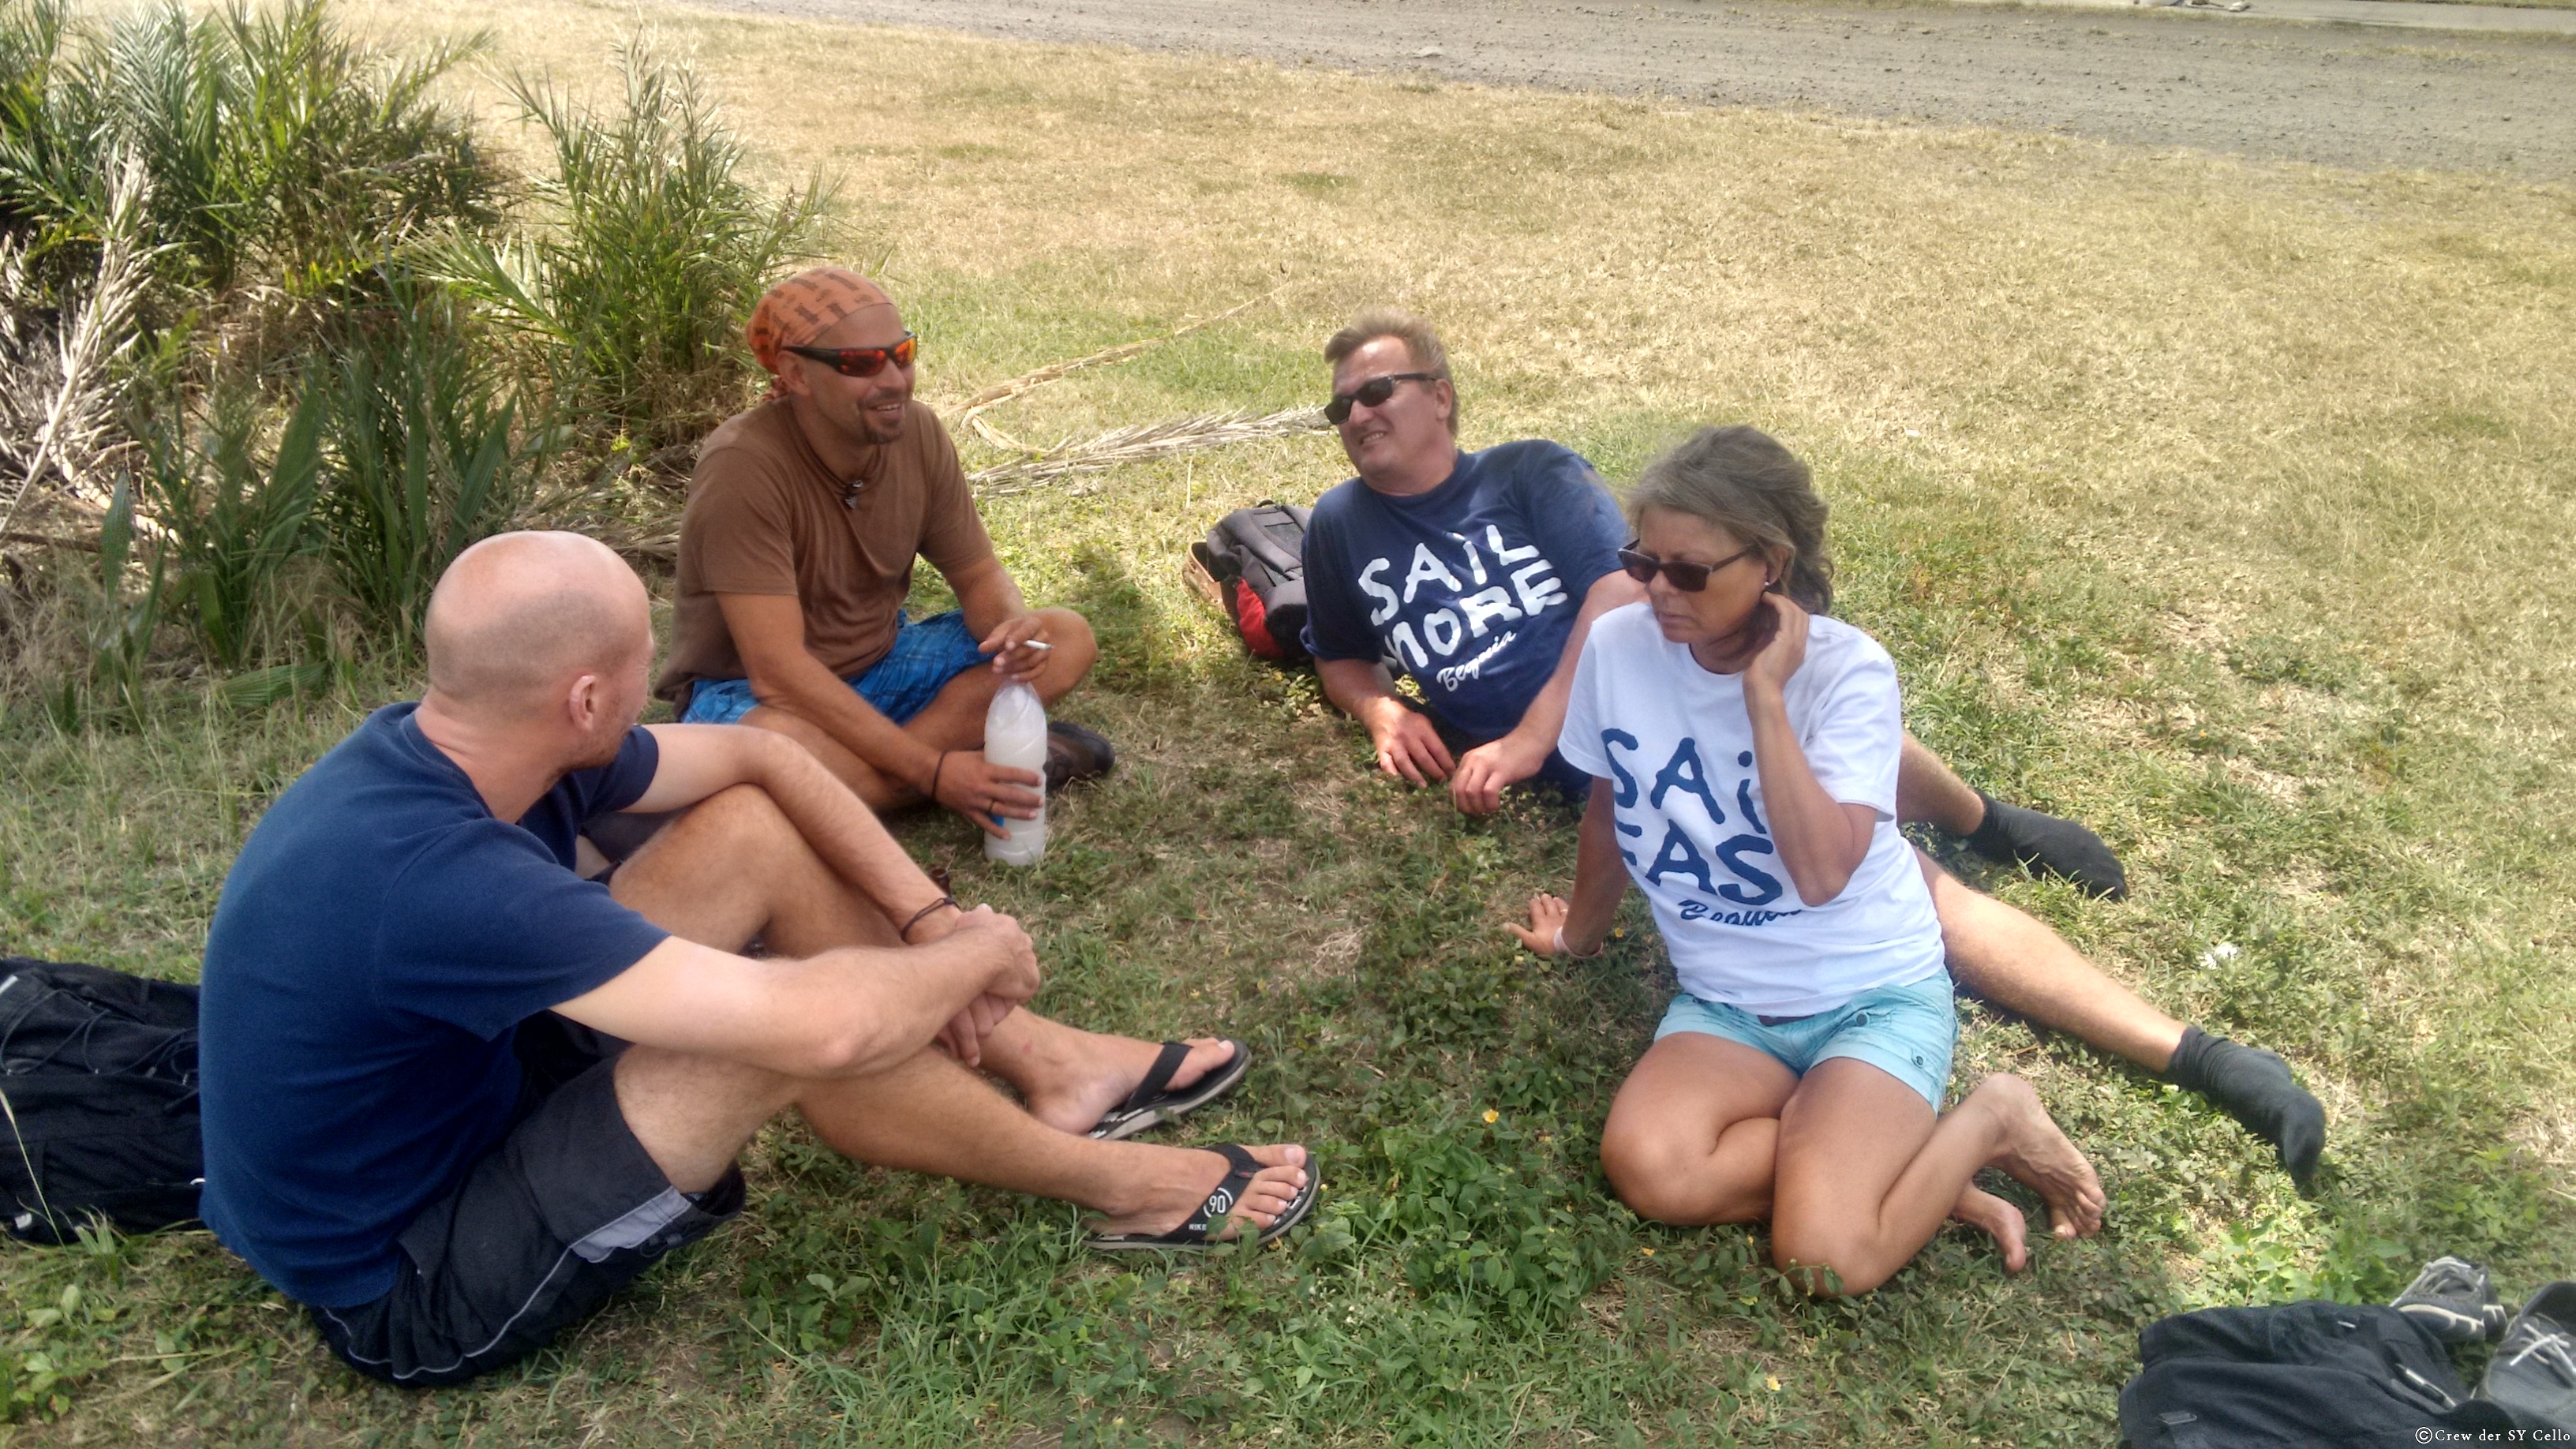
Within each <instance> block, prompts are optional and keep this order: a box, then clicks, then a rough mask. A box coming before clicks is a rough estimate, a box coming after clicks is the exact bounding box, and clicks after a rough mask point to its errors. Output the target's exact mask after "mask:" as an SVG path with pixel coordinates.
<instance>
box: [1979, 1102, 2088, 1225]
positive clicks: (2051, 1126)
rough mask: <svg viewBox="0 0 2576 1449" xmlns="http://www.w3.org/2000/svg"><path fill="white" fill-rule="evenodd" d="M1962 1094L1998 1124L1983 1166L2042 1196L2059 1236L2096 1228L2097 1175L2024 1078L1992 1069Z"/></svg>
mask: <svg viewBox="0 0 2576 1449" xmlns="http://www.w3.org/2000/svg"><path fill="white" fill-rule="evenodd" d="M1968 1097H1969V1100H1970V1101H1982V1102H1984V1103H1985V1105H1986V1109H1987V1110H1988V1111H1990V1112H1992V1113H1994V1115H1995V1120H1996V1124H1997V1126H1999V1127H2000V1128H2001V1129H2002V1133H2003V1147H2002V1149H2001V1150H2000V1151H1998V1152H1996V1154H1995V1156H1994V1160H1993V1161H1992V1162H1990V1163H1988V1164H1987V1166H1989V1167H2000V1168H2002V1169H2003V1170H2004V1171H2006V1172H2009V1173H2011V1174H2012V1175H2013V1176H2014V1177H2015V1178H2016V1179H2018V1180H2019V1181H2020V1182H2021V1183H2022V1184H2023V1185H2024V1186H2026V1187H2028V1188H2029V1189H2030V1190H2031V1191H2033V1192H2036V1193H2038V1194H2039V1195H2040V1196H2041V1197H2042V1198H2045V1199H2047V1201H2048V1216H2049V1220H2050V1227H2049V1231H2050V1232H2052V1233H2055V1234H2056V1235H2057V1236H2058V1237H2061V1238H2089V1237H2091V1236H2093V1235H2094V1234H2095V1233H2098V1232H2100V1231H2102V1205H2103V1201H2104V1199H2103V1196H2102V1179H2101V1178H2099V1177H2096V1176H2095V1175H2094V1173H2093V1164H2092V1163H2089V1162H2087V1161H2085V1160H2084V1154H2083V1153H2081V1152H2078V1151H2076V1150H2075V1144H2074V1143H2072V1142H2070V1141H2068V1140H2067V1138H2066V1134H2065V1133H2064V1132H2061V1131H2059V1130H2058V1127H2057V1123H2056V1122H2055V1121H2053V1120H2051V1119H2050V1117H2049V1115H2048V1108H2046V1107H2045V1106H2043V1105H2041V1103H2040V1100H2039V1093H2038V1092H2036V1091H2033V1090H2032V1089H2031V1085H2030V1083H2028V1082H2025V1081H2023V1080H2022V1079H2021V1078H2019V1077H2016V1076H2013V1075H2012V1074H2011V1073H2009V1072H1998V1073H1996V1074H1995V1075H1993V1076H1991V1077H1988V1078H1986V1079H1985V1080H1984V1081H1982V1082H1979V1083H1978V1084H1977V1089H1976V1090H1975V1091H1973V1092H1971V1093H1969V1094H1968ZM1961 1105H1962V1106H1964V1105H1966V1104H1965V1103H1962V1104H1961Z"/></svg>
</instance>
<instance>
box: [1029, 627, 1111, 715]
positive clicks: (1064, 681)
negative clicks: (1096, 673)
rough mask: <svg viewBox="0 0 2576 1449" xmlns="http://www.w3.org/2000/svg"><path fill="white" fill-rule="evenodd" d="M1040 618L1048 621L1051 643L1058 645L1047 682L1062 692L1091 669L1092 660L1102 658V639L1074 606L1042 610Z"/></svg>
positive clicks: (1080, 679)
mask: <svg viewBox="0 0 2576 1449" xmlns="http://www.w3.org/2000/svg"><path fill="white" fill-rule="evenodd" d="M1038 617H1039V618H1041V619H1044V620H1045V621H1046V632H1047V642H1049V643H1051V644H1053V645H1055V658H1054V659H1052V660H1050V661H1049V662H1048V668H1047V671H1046V673H1047V676H1048V677H1047V684H1048V685H1049V686H1050V687H1051V692H1052V693H1053V694H1056V695H1061V694H1063V693H1064V692H1065V691H1066V690H1069V689H1071V688H1073V687H1074V686H1075V685H1077V684H1080V683H1081V682H1082V678H1083V676H1084V675H1086V674H1089V673H1090V672H1091V665H1092V661H1094V660H1096V659H1098V658H1099V657H1100V640H1099V638H1098V636H1096V635H1094V634H1093V633H1092V632H1091V621H1090V620H1088V619H1085V618H1083V617H1082V616H1081V615H1080V614H1077V613H1075V612H1074V611H1073V610H1071V609H1063V608H1056V609H1040V610H1038Z"/></svg>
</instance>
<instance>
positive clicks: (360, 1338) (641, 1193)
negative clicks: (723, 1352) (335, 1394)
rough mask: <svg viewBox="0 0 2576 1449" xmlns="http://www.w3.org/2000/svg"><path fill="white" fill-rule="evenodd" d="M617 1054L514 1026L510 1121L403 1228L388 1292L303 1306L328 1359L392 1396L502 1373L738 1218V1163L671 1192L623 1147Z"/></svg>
mask: <svg viewBox="0 0 2576 1449" xmlns="http://www.w3.org/2000/svg"><path fill="white" fill-rule="evenodd" d="M624 1045H625V1044H624V1043H622V1042H619V1041H617V1040H616V1039H615V1038H613V1037H605V1036H601V1035H599V1034H598V1033H595V1032H591V1031H589V1030H587V1029H586V1028H583V1027H580V1026H576V1025H574V1024H572V1023H570V1022H567V1021H564V1020H563V1019H562V1018H559V1017H556V1016H554V1015H552V1014H551V1013H548V1014H546V1015H543V1016H539V1017H535V1018H532V1019H530V1020H529V1021H527V1022H525V1023H523V1024H521V1026H520V1028H519V1039H518V1047H519V1057H520V1061H521V1065H522V1067H523V1069H524V1070H525V1071H526V1073H527V1076H526V1083H527V1085H526V1088H525V1093H526V1095H525V1096H524V1097H523V1098H522V1101H521V1105H520V1118H519V1123H518V1125H517V1126H516V1127H514V1128H512V1129H511V1131H510V1135H509V1136H508V1137H506V1138H504V1139H502V1142H501V1145H500V1146H498V1147H495V1148H493V1149H492V1150H491V1151H490V1152H488V1153H486V1154H484V1156H483V1157H482V1159H481V1160H480V1161H477V1162H476V1163H475V1164H474V1165H473V1166H472V1167H470V1168H468V1169H467V1170H466V1173H465V1180H464V1181H463V1182H461V1183H459V1184H458V1185H457V1187H456V1189H455V1190H454V1191H453V1192H450V1193H449V1194H448V1195H447V1196H446V1197H444V1198H442V1199H440V1200H438V1201H437V1202H433V1203H431V1204H430V1205H429V1206H428V1207H426V1208H423V1209H422V1210H421V1212H420V1216H418V1217H416V1218H414V1219H413V1220H412V1223H411V1226H409V1227H407V1228H405V1229H403V1232H402V1236H401V1237H400V1238H399V1239H397V1240H396V1244H395V1246H396V1248H397V1250H398V1251H399V1252H400V1254H401V1257H402V1259H403V1266H402V1277H401V1280H400V1281H399V1282H397V1283H396V1284H395V1285H394V1288H393V1291H391V1292H389V1293H387V1294H386V1295H385V1296H384V1297H382V1298H379V1299H377V1300H375V1301H374V1302H372V1303H362V1304H359V1305H358V1306H356V1307H354V1308H313V1309H311V1310H310V1311H311V1313H312V1315H313V1322H314V1325H315V1326H316V1327H318V1328H320V1329H321V1330H322V1338H323V1340H324V1341H325V1342H327V1343H328V1344H330V1345H331V1351H332V1352H333V1353H336V1354H338V1355H339V1356H340V1359H341V1361H342V1362H344V1363H346V1364H348V1365H349V1366H350V1367H351V1368H354V1369H356V1370H357V1371H358V1372H360V1373H362V1374H366V1375H368V1376H369V1377H371V1378H378V1379H383V1380H384V1381H386V1382H387V1383H392V1384H399V1385H402V1386H404V1387H407V1388H429V1387H435V1386H437V1385H440V1384H454V1383H462V1382H463V1381H465V1380H467V1379H470V1378H473V1377H474V1376H475V1375H477V1374H482V1373H489V1372H490V1371H492V1370H493V1369H497V1368H502V1367H505V1366H507V1365H509V1364H511V1363H514V1362H516V1361H517V1360H519V1359H522V1358H525V1357H526V1356H527V1355H529V1354H531V1353H534V1352H536V1351H537V1350H538V1349H540V1348H543V1347H544V1346H545V1345H546V1344H547V1343H548V1342H550V1341H551V1340H552V1339H553V1338H554V1336H555V1335H556V1334H558V1333H561V1332H562V1331H564V1330H565V1329H567V1328H570V1327H571V1326H573V1325H574V1324H576V1323H579V1322H580V1321H581V1320H582V1319H584V1318H587V1317H589V1316H590V1315H591V1314H592V1313H594V1312H596V1311H597V1310H598V1309H599V1306H600V1305H601V1304H603V1303H605V1302H607V1301H608V1297H609V1295H610V1294H612V1293H615V1292H616V1291H617V1290H618V1289H619V1288H620V1287H623V1286H624V1285H625V1284H626V1282H627V1280H629V1279H631V1278H633V1277H634V1276H635V1275H637V1274H638V1273H641V1272H643V1271H644V1270H645V1269H646V1268H648V1267H650V1266H652V1264H653V1262H654V1261H655V1260H656V1259H658V1258H660V1257H661V1256H662V1255H663V1254H665V1253H668V1252H670V1251H671V1250H672V1249H674V1248H677V1247H680V1246H682V1245H683V1244H687V1243H693V1242H696V1241H697V1240H698V1239H700V1238H702V1237H705V1236H706V1235H707V1234H708V1233H710V1232H712V1231H714V1230H715V1228H716V1227H717V1226H718V1225H719V1224H721V1223H723V1222H724V1221H725V1220H726V1219H728V1218H731V1217H732V1216H734V1215H735V1214H736V1213H739V1212H741V1211H742V1202H743V1185H742V1173H741V1172H740V1171H739V1170H736V1171H732V1172H728V1173H726V1174H725V1177H724V1180H723V1181H721V1182H719V1183H717V1184H716V1185H715V1186H714V1187H712V1188H710V1189H708V1190H707V1191H705V1192H703V1193H698V1194H695V1195H692V1194H688V1193H683V1192H681V1191H680V1190H679V1189H678V1188H676V1187H673V1186H672V1185H671V1183H670V1181H669V1179H667V1178H665V1177H663V1175H662V1169H661V1168H659V1167H657V1166H655V1165H654V1163H653V1159H652V1157H651V1156H649V1155H648V1154H647V1153H646V1152H645V1151H644V1145H643V1144H642V1143H640V1142H638V1141H636V1140H635V1134H634V1132H633V1131H631V1130H629V1129H628V1127H627V1125H626V1118H625V1116H624V1114H623V1113H621V1112H619V1111H618V1108H617V1084H616V1081H615V1078H614V1075H613V1074H614V1072H615V1070H616V1066H617V1053H618V1052H619V1051H621V1050H623V1049H624Z"/></svg>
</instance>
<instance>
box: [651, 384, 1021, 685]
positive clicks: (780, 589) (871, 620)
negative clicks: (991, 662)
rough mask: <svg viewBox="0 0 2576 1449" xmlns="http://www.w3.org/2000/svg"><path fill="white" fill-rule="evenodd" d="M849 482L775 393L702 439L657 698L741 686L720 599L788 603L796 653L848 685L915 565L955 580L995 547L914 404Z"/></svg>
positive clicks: (881, 648)
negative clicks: (797, 607)
mask: <svg viewBox="0 0 2576 1449" xmlns="http://www.w3.org/2000/svg"><path fill="white" fill-rule="evenodd" d="M851 481H855V482H856V483H857V484H858V487H857V490H856V492H855V493H852V492H851V491H850V489H849V488H848V486H847V483H846V482H845V480H843V479H841V478H840V477H838V476H836V475H835V474H834V473H833V472H832V471H831V470H830V469H829V468H826V467H825V466H824V465H823V460H822V459H821V458H819V457H816V456H815V454H814V449H813V447H812V445H810V444H809V443H807V442H806V441H805V432H804V430H803V429H802V428H799V427H798V426H797V425H796V415H795V413H794V412H793V411H791V410H790V408H789V406H788V403H787V401H786V400H785V399H783V398H782V399H779V400H777V401H774V402H767V403H763V404H761V405H760V406H759V407H756V408H753V409H752V410H751V411H749V412H747V413H741V414H738V415H736V416H734V417H732V418H728V419H727V420H726V421H725V422H724V424H723V425H722V426H721V427H718V428H717V429H716V430H715V431H714V432H713V433H711V434H709V435H708V436H707V441H706V443H705V445H704V446H703V447H701V448H700V449H699V450H698V467H697V471H696V472H695V473H694V474H693V475H691V477H690V479H689V507H688V511H687V512H686V513H684V514H683V515H681V518H680V596H679V602H678V604H677V605H676V607H675V610H674V617H673V620H672V642H671V658H670V662H669V663H667V664H665V665H663V666H662V677H661V680H660V681H659V683H658V684H657V685H656V689H657V690H658V692H659V693H660V694H661V695H662V696H663V697H664V698H665V699H668V700H670V701H671V702H672V703H673V704H674V705H677V704H679V703H680V701H681V699H682V698H683V697H684V695H685V693H686V687H687V685H688V684H689V683H690V682H691V681H694V680H700V679H741V678H743V677H744V675H745V671H744V669H743V666H742V656H741V654H740V653H739V652H737V651H736V650H735V648H734V643H733V635H732V633H731V632H730V631H729V630H727V629H726V628H725V621H724V612H723V611H722V610H721V609H719V608H718V607H717V605H716V595H718V594H775V595H784V596H787V597H791V598H794V599H795V600H796V601H797V602H798V603H800V604H802V605H803V606H804V612H805V648H806V651H807V652H808V653H810V654H812V655H813V656H814V657H815V658H816V659H819V660H821V661H822V662H823V665H824V667H825V668H827V669H829V670H831V671H832V672H833V673H834V674H837V675H840V676H842V677H843V678H848V677H850V676H852V675H855V674H858V673H860V672H861V671H863V670H865V669H866V668H867V667H868V666H869V665H871V664H874V663H876V662H877V661H878V660H880V659H882V658H884V657H885V654H886V651H887V650H889V649H891V648H893V647H894V632H895V624H896V620H897V619H898V617H899V616H900V615H901V613H902V611H903V600H904V595H905V594H907V593H909V592H910V591H911V589H912V561H913V559H914V558H916V557H919V558H926V559H928V560H930V562H931V565H932V566H933V567H934V568H937V569H938V570H939V571H940V572H942V573H946V574H953V573H955V572H956V571H957V570H958V569H959V568H961V567H963V566H964V565H967V564H971V563H973V562H975V561H976V560H978V559H981V558H983V557H985V556H986V555H988V554H990V553H991V552H992V551H993V543H992V540H991V539H990V538H988V537H987V536H986V535H985V533H984V521H983V520H982V519H981V518H979V517H977V516H976V514H975V499H974V495H973V494H971V493H970V492H968V491H967V487H966V475H965V473H964V472H963V471H962V470H961V469H960V468H959V467H958V466H957V447H956V445H955V444H954V443H952V442H950V441H949V439H948V430H947V429H946V428H944V427H942V426H941V425H940V422H939V416H938V414H936V413H933V412H932V411H931V410H930V409H929V408H927V407H925V406H923V405H922V404H921V403H920V402H918V401H916V402H914V403H913V404H911V406H910V407H908V408H906V409H905V411H904V424H903V436H902V437H901V438H900V439H898V440H896V441H894V442H892V443H887V444H884V445H882V446H878V447H873V448H870V449H869V450H868V454H867V459H866V461H865V462H864V463H862V464H861V465H860V468H859V473H858V477H857V478H856V479H855V480H851ZM845 499H846V500H848V503H847V506H846V507H845V506H844V500H845Z"/></svg>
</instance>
